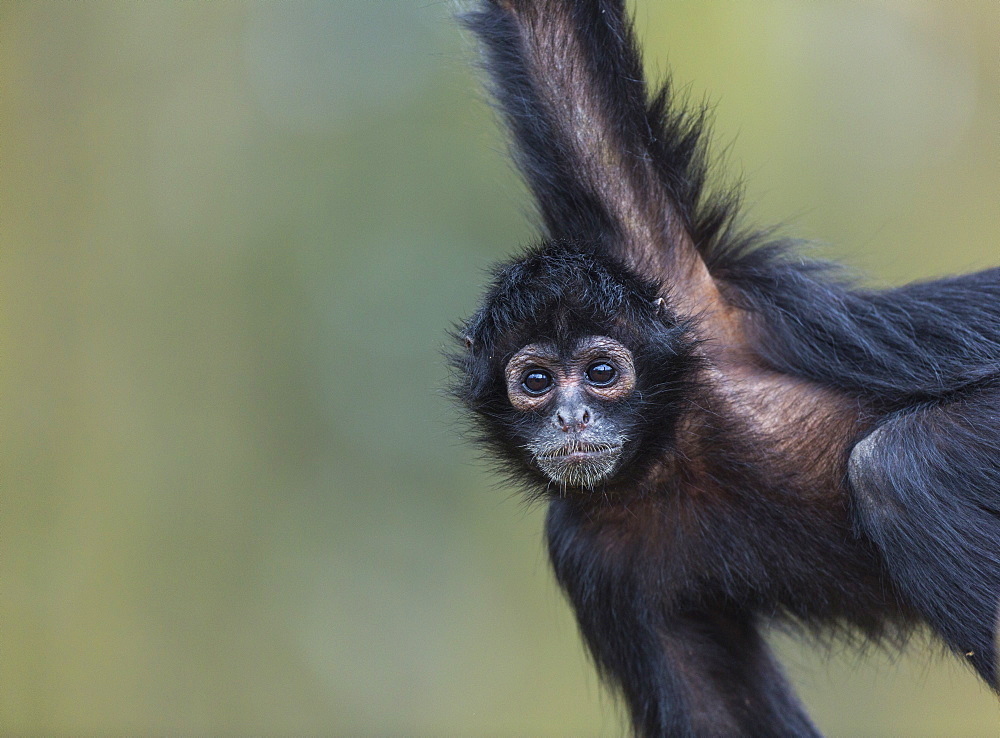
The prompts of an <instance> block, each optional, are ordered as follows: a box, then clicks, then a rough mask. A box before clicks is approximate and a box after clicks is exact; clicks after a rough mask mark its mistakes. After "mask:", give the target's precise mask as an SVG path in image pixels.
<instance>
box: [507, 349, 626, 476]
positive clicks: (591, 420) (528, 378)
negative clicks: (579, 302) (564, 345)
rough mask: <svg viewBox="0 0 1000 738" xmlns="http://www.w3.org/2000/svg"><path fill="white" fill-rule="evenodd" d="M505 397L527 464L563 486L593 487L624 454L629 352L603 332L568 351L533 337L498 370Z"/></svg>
mask: <svg viewBox="0 0 1000 738" xmlns="http://www.w3.org/2000/svg"><path fill="white" fill-rule="evenodd" d="M504 375H505V378H506V384H507V397H508V399H509V400H510V404H511V405H512V406H513V407H514V408H515V410H517V411H520V412H521V413H524V418H523V422H521V423H519V424H518V425H519V426H520V431H521V433H522V434H523V436H524V448H525V449H526V450H527V451H528V453H529V454H530V456H531V463H532V464H533V465H534V466H535V467H537V468H538V469H539V470H540V471H541V472H542V473H544V474H545V476H547V477H548V478H549V479H550V480H551V481H553V482H555V483H556V484H558V485H560V486H561V487H582V488H591V487H593V486H594V485H596V484H598V483H600V482H602V481H605V480H606V479H608V478H609V477H611V476H612V475H613V474H614V473H615V471H616V470H617V469H618V468H619V467H620V466H621V463H622V462H623V460H624V459H625V458H626V446H627V443H628V441H629V434H628V432H627V428H628V427H629V424H630V419H629V417H628V416H629V412H628V408H629V402H628V401H629V399H630V397H631V396H632V393H633V391H634V390H635V386H636V370H635V363H634V361H633V358H632V353H631V352H630V351H629V350H628V349H627V348H626V347H625V346H624V345H622V344H621V343H620V342H618V341H616V340H615V339H613V338H609V337H607V336H587V337H585V338H582V339H580V340H579V341H577V342H576V344H575V346H573V348H572V349H571V350H570V351H566V352H560V351H559V350H558V349H557V348H556V347H555V346H553V345H551V344H546V343H532V344H529V345H527V346H525V347H524V348H522V349H521V350H520V351H518V352H517V353H516V354H514V356H512V357H511V359H510V361H508V362H507V366H506V368H505V371H504Z"/></svg>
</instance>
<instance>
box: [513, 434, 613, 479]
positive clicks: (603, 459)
mask: <svg viewBox="0 0 1000 738" xmlns="http://www.w3.org/2000/svg"><path fill="white" fill-rule="evenodd" d="M532 451H533V453H534V458H535V463H536V464H537V465H538V468H539V469H541V470H542V472H544V474H545V476H547V477H548V478H549V479H551V480H552V481H553V482H556V483H557V484H559V485H561V486H564V487H584V488H588V487H593V486H594V485H595V484H597V483H598V482H601V481H603V480H604V479H606V478H607V477H609V476H610V475H611V473H612V472H613V471H614V470H615V467H616V465H617V464H618V459H619V458H620V457H621V454H622V444H615V443H588V442H584V441H572V442H570V443H568V444H564V445H561V446H555V447H550V448H545V449H537V448H536V449H532Z"/></svg>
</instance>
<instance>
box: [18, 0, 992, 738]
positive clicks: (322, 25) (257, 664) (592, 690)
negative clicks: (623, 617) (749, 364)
mask: <svg viewBox="0 0 1000 738" xmlns="http://www.w3.org/2000/svg"><path fill="white" fill-rule="evenodd" d="M452 10H453V6H452V5H451V4H450V3H448V2H438V1H436V0H435V1H432V2H423V1H421V0H415V1H414V2H405V1H404V0H393V1H389V0H339V1H336V2H323V3H280V4H279V3H261V4H249V3H233V2H227V3H213V4H207V3H109V2H108V3H68V2H66V3H44V2H23V3H14V2H4V3H2V4H0V89H2V95H0V300H2V305H0V413H2V414H0V732H2V733H6V734H11V733H17V734H29V733H45V734H104V733H107V734H126V733H168V734H207V733H246V734H250V733H252V734H287V735H292V734H307V733H313V734H322V735H361V734H368V735H389V734H396V735H459V736H465V735H469V736H472V735H486V734H488V735H554V736H558V735H621V734H623V733H624V732H625V729H624V727H623V724H622V722H621V715H620V713H619V711H618V710H617V709H616V707H615V705H614V703H613V701H612V700H610V699H609V698H608V697H607V696H605V695H604V694H603V693H602V691H601V689H600V687H599V685H598V683H597V680H596V678H595V677H594V675H593V673H592V670H591V667H590V666H589V664H588V662H587V658H586V657H585V655H584V654H583V652H582V651H581V648H580V645H579V643H578V639H577V636H576V633H575V626H574V624H573V621H572V617H571V615H570V613H569V611H568V609H567V607H566V606H565V604H564V603H563V601H562V599H561V597H560V595H559V593H558V592H557V590H556V588H555V586H554V584H553V582H552V579H551V577H550V575H549V572H548V569H547V563H546V559H545V555H544V552H543V549H542V544H541V516H542V511H541V510H539V509H527V508H525V507H524V506H523V505H522V503H521V502H520V501H519V500H518V499H517V497H516V496H514V495H513V494H512V492H511V490H509V489H506V488H504V487H503V486H501V485H498V484H497V483H496V481H495V479H494V477H492V476H491V474H490V473H489V471H488V470H487V468H486V467H485V465H484V464H482V463H480V462H479V461H477V460H476V453H475V451H474V450H473V449H472V448H470V446H469V445H468V444H466V443H465V442H463V441H462V440H461V439H460V437H459V432H458V426H457V420H456V418H457V415H456V412H455V410H454V408H452V407H451V405H450V404H449V402H448V400H447V399H446V398H445V397H444V396H443V393H442V392H441V388H442V387H443V385H444V384H445V378H446V373H447V372H446V370H445V368H444V362H443V360H442V359H441V355H440V352H441V349H442V347H443V346H444V345H445V343H446V330H447V329H448V328H449V326H450V325H451V323H452V322H453V321H456V320H458V319H459V318H461V317H463V316H465V315H467V314H468V313H469V312H471V310H472V309H473V307H474V305H475V302H476V296H477V294H478V292H479V289H480V287H481V285H482V283H483V281H484V269H485V267H486V266H487V265H488V264H490V263H491V262H493V261H495V260H497V259H500V258H503V257H504V255H506V254H508V253H510V252H511V251H512V250H513V249H515V248H516V247H517V246H518V245H519V244H524V243H526V242H528V241H530V240H531V238H532V231H531V229H530V228H529V226H528V224H527V221H526V219H525V217H524V215H525V212H526V211H527V209H528V206H527V200H526V197H525V194H524V191H523V189H522V187H521V185H520V184H519V182H518V181H517V179H516V177H515V176H514V174H513V173H512V171H511V169H510V167H509V165H508V163H507V161H506V159H505V155H504V143H503V139H502V137H501V136H500V135H499V133H498V131H497V129H496V125H495V122H494V121H493V118H492V114H491V112H490V111H489V110H488V108H487V107H486V106H485V105H484V103H483V99H482V94H481V92H480V88H479V86H478V82H477V80H476V75H475V74H474V73H473V72H472V71H471V68H470V67H471V64H470V61H471V59H472V53H471V51H470V48H469V45H468V40H467V39H463V38H462V37H461V34H460V33H459V32H458V30H457V29H456V27H455V25H454V24H453V23H452V22H451V20H450V14H451V12H452ZM636 10H637V22H638V29H639V32H640V35H641V37H642V39H643V43H644V45H645V48H646V51H647V55H648V60H649V63H650V68H651V69H659V70H662V69H664V68H665V67H666V66H667V65H669V66H670V67H671V68H672V69H673V74H674V78H675V80H676V81H677V82H678V84H679V85H681V86H682V87H685V89H686V90H687V91H688V94H689V95H690V97H691V98H692V99H693V100H695V101H700V100H702V99H708V100H710V101H712V102H713V103H716V104H717V124H716V128H715V131H716V136H715V139H716V141H717V142H718V148H717V151H723V150H726V151H727V158H728V163H729V167H728V170H729V171H730V173H732V174H736V175H739V174H742V175H744V176H745V177H746V179H747V180H748V182H749V186H748V197H747V200H748V205H749V209H750V213H751V216H752V218H753V219H754V220H755V221H757V222H759V223H762V224H767V223H772V222H775V221H781V222H784V223H786V224H787V227H786V229H785V232H786V233H789V234H793V235H801V236H808V237H812V238H816V239H819V240H820V243H821V245H820V246H819V247H818V251H819V253H820V254H821V255H825V256H834V257H837V258H842V259H844V260H846V261H847V262H848V263H850V264H851V265H853V266H856V267H858V268H860V269H863V270H865V271H867V272H868V273H869V274H870V275H871V279H872V281H873V283H880V284H892V283H898V282H901V281H904V280H909V279H915V278H922V277H930V276H934V275H939V274H944V273H948V272H954V271H964V270H969V269H975V268H981V267H986V266H990V265H997V264H998V263H1000V245H998V244H1000V210H998V203H1000V4H997V3H996V2H993V1H992V0H983V1H982V2H948V3H940V2H886V3H878V4H875V3H860V2H859V3H848V2H838V3H832V2H814V3H802V2H795V1H793V0H782V1H778V0H771V1H767V2H764V1H761V2H733V3H704V2H680V1H673V2H654V1H653V0H648V1H647V0H644V1H643V2H639V3H637V4H636ZM779 643H780V647H781V649H782V653H783V654H784V657H785V661H786V663H787V664H788V668H789V670H790V672H791V674H792V675H793V677H794V679H795V681H796V683H797V685H798V686H799V689H800V690H801V693H802V696H803V698H804V699H805V701H806V702H807V703H808V704H809V706H810V708H811V710H812V711H813V713H814V714H815V716H816V719H817V720H818V722H819V724H820V725H821V726H822V727H823V729H824V730H826V731H828V732H829V733H830V734H831V735H841V736H852V735H900V736H904V735H905V736H916V735H950V736H958V735H995V734H996V731H997V726H998V725H1000V710H998V706H997V701H996V699H995V698H994V697H992V696H990V694H988V693H987V692H986V691H985V690H984V689H983V688H982V687H981V686H979V684H978V683H977V681H976V680H975V679H974V678H973V677H972V676H971V675H970V674H968V673H967V672H966V671H964V670H963V668H962V667H961V666H960V665H957V664H955V663H953V662H952V661H951V660H946V659H943V658H941V656H940V653H939V650H938V649H937V647H932V646H928V645H927V644H925V643H915V644H914V646H913V647H912V648H911V649H910V650H909V651H908V652H907V654H906V655H905V656H903V657H897V656H891V655H886V654H882V653H878V652H875V653H868V654H863V653H859V652H858V651H855V650H850V649H847V648H842V647H835V648H834V649H833V650H832V652H831V653H821V652H819V651H817V650H816V649H814V648H812V647H809V646H806V647H801V646H799V645H797V644H795V643H793V642H792V641H789V640H785V639H781V638H779Z"/></svg>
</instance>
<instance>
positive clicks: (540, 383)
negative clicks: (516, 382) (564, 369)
mask: <svg viewBox="0 0 1000 738" xmlns="http://www.w3.org/2000/svg"><path fill="white" fill-rule="evenodd" d="M522 384H523V385H524V388H525V389H526V390H528V392H530V393H531V394H533V395H540V394H541V393H542V392H544V391H545V390H547V389H548V388H549V385H551V384H552V375H551V374H549V373H548V372H546V371H542V370H541V369H535V370H534V371H530V372H528V373H527V374H526V375H525V377H524V381H523V382H522Z"/></svg>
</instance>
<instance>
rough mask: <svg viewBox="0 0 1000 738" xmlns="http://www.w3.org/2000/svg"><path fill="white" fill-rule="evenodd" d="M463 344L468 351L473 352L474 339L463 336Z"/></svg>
mask: <svg viewBox="0 0 1000 738" xmlns="http://www.w3.org/2000/svg"><path fill="white" fill-rule="evenodd" d="M462 343H464V344H465V348H466V350H468V351H472V339H471V338H469V337H468V336H462Z"/></svg>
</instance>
